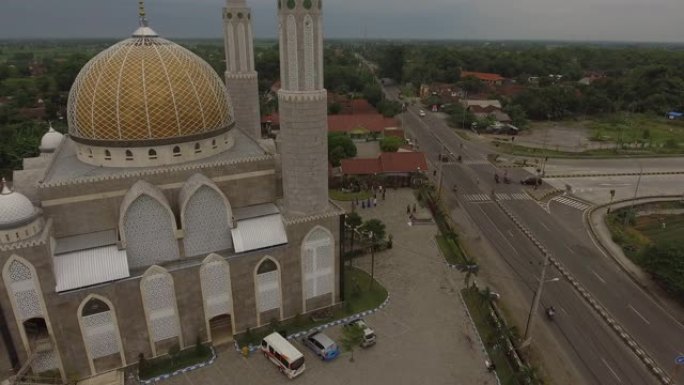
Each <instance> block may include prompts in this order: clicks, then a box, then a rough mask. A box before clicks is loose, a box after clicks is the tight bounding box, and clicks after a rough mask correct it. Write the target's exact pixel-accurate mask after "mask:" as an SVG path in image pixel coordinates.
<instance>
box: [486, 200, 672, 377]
mask: <svg viewBox="0 0 684 385" xmlns="http://www.w3.org/2000/svg"><path fill="white" fill-rule="evenodd" d="M624 201H629V199H626V200H624ZM614 203H615V202H614ZM614 203H613V204H614ZM497 205H498V206H499V207H500V208H501V210H502V211H503V212H504V213H505V214H506V216H508V217H509V218H510V219H511V220H512V221H513V222H514V223H515V224H516V226H518V228H520V229H521V230H522V231H523V232H524V233H525V235H527V236H528V237H529V238H530V240H532V242H533V243H534V244H535V246H537V248H539V250H540V251H541V252H542V253H543V254H544V255H545V256H547V257H548V258H549V261H550V262H551V264H552V265H553V266H554V267H555V268H556V269H558V271H560V273H561V275H563V277H564V278H565V279H567V280H568V282H570V284H571V285H572V287H573V288H574V289H575V290H577V291H578V292H579V293H580V295H581V296H582V298H584V299H585V300H586V301H587V303H589V305H590V306H591V308H592V309H594V310H595V311H596V312H597V313H598V314H599V315H600V316H601V319H603V320H604V321H605V322H606V323H608V326H609V327H610V328H611V329H612V330H613V331H614V332H615V333H616V334H617V335H618V337H620V339H621V340H622V341H623V342H624V343H625V344H627V346H628V347H629V348H630V350H631V351H632V352H633V353H635V354H636V355H637V357H638V358H639V359H640V360H641V362H643V363H644V364H645V365H646V367H647V368H648V369H649V370H650V371H651V373H652V374H653V375H654V376H655V377H656V378H657V379H658V380H659V381H660V383H662V384H663V385H673V384H674V382H673V380H672V379H671V378H670V377H669V376H668V375H667V374H666V373H665V371H663V370H662V369H661V368H660V367H659V366H658V365H657V364H656V363H655V361H654V360H653V359H652V358H651V357H650V355H649V354H648V353H646V351H645V350H644V349H643V348H641V347H640V346H639V344H638V343H637V342H636V341H635V340H634V338H632V336H630V335H629V334H627V332H626V331H625V329H624V328H623V327H622V326H620V325H619V324H618V322H617V321H616V320H615V319H614V318H613V317H612V316H611V315H610V313H609V312H608V311H607V310H606V308H605V307H603V305H601V304H600V303H599V302H598V301H597V300H596V299H595V298H594V297H593V296H592V295H591V294H590V293H589V291H588V290H586V289H585V288H584V287H583V286H582V285H581V284H580V283H579V282H577V280H576V279H575V278H574V277H573V276H572V275H571V274H570V273H569V272H568V271H567V269H565V267H564V266H563V265H562V264H561V263H560V262H559V261H558V260H556V259H555V258H554V257H553V256H552V255H551V253H549V252H548V251H547V250H546V249H545V248H544V247H542V246H540V243H539V241H538V240H536V239H535V238H534V237H533V236H531V235H529V234H530V231H529V230H528V229H527V228H525V227H524V226H523V225H522V224H521V223H520V221H519V220H518V218H517V217H516V216H515V215H514V214H513V213H511V212H510V211H509V210H508V209H507V208H506V207H504V205H502V204H501V202H498V201H497Z"/></svg>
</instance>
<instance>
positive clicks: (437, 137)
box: [386, 88, 684, 384]
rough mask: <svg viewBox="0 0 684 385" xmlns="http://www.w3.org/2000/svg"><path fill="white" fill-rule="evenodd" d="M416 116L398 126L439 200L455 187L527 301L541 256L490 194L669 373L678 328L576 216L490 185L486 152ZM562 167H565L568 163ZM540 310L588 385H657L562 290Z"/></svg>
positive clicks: (682, 345)
mask: <svg viewBox="0 0 684 385" xmlns="http://www.w3.org/2000/svg"><path fill="white" fill-rule="evenodd" d="M386 91H387V93H388V95H389V96H390V97H393V96H394V97H396V95H397V94H396V89H395V88H387V89H386ZM417 111H418V108H417V107H413V106H412V107H410V108H409V111H407V112H406V113H404V114H402V117H401V119H402V125H403V126H404V128H405V129H407V130H408V131H409V132H410V133H411V134H412V135H413V136H414V137H415V139H417V143H418V146H419V150H420V151H423V152H425V153H426V155H427V156H428V157H430V160H431V161H433V162H434V163H435V164H437V165H438V167H439V169H438V172H440V173H441V174H442V176H441V179H442V187H443V189H442V193H443V194H453V190H452V186H454V185H455V186H457V188H458V192H457V195H458V201H459V202H460V203H461V205H462V206H463V207H464V208H465V210H466V211H467V212H468V213H469V215H470V217H471V218H472V219H473V221H474V222H475V223H476V224H477V225H478V226H479V227H480V229H481V230H482V233H483V234H485V235H486V236H487V238H488V240H489V241H490V242H491V243H492V244H493V245H494V247H495V248H496V250H497V251H498V253H499V254H500V255H501V257H502V258H504V259H505V260H506V262H507V263H508V264H509V266H510V267H511V271H512V272H513V273H514V274H516V275H518V276H519V277H520V278H521V280H520V282H521V285H526V286H527V289H528V290H529V292H530V300H531V296H532V294H533V291H534V287H530V286H534V285H530V284H529V283H524V282H535V280H536V277H537V276H538V275H539V272H540V270H541V267H540V264H541V262H542V260H543V256H542V255H541V253H540V252H539V251H538V250H537V249H536V248H535V247H534V246H533V245H532V243H531V242H530V241H529V240H528V239H527V237H526V236H525V235H524V234H523V233H522V232H521V231H520V230H519V229H518V228H517V227H516V226H515V225H514V224H513V222H512V221H511V220H510V219H509V218H508V217H507V216H506V215H505V213H504V212H503V211H502V210H501V209H500V208H499V207H498V205H496V204H495V203H493V202H491V200H490V199H491V198H488V196H491V194H492V193H495V194H498V195H499V197H500V201H501V202H502V203H503V204H504V205H505V206H506V207H507V208H509V210H511V211H512V212H513V213H514V214H515V215H516V216H517V217H518V218H519V219H520V220H521V221H522V222H523V223H524V224H525V226H526V227H528V228H529V229H530V230H532V232H533V233H534V234H535V236H536V237H537V239H539V240H540V241H541V243H542V244H544V246H545V247H546V248H547V250H549V251H550V252H551V253H552V254H553V255H554V256H555V257H556V258H557V259H558V260H559V261H560V262H561V263H563V264H564V265H565V266H566V268H567V269H568V271H570V272H571V273H572V274H573V276H574V277H575V278H576V279H577V280H578V281H579V282H581V283H582V285H583V286H584V287H586V288H587V289H588V290H589V291H590V292H591V293H592V294H593V295H594V297H595V298H596V299H597V300H598V301H599V302H600V303H601V304H602V305H603V306H604V307H605V308H606V309H607V310H608V312H609V313H610V314H612V315H613V317H614V318H615V319H617V320H618V322H619V323H620V324H621V325H622V326H623V327H624V328H625V329H626V330H627V332H628V333H629V334H630V335H632V337H634V338H635V339H636V340H637V342H638V343H639V344H640V345H641V346H642V347H643V348H644V349H645V350H646V351H648V352H649V353H650V354H651V355H652V356H653V357H654V359H655V360H656V362H658V363H659V364H660V366H661V368H663V369H664V370H666V371H671V370H672V368H673V359H674V357H675V356H676V355H677V354H679V353H681V352H682V351H684V327H682V325H681V323H679V322H677V320H675V319H674V318H673V317H671V316H670V314H669V313H668V312H667V311H665V310H664V309H662V308H661V307H660V306H659V305H658V304H656V303H655V302H654V301H653V299H652V298H651V297H649V296H648V295H647V294H646V293H644V292H643V291H642V290H641V289H640V288H639V287H638V286H637V285H636V284H634V283H633V282H632V281H631V280H630V279H629V278H628V277H626V276H625V274H624V273H623V272H622V271H621V270H620V269H619V267H617V266H616V264H615V263H614V262H613V261H612V260H611V259H610V258H609V257H607V256H605V255H603V254H602V253H601V252H600V251H599V250H598V249H597V248H596V247H595V245H594V244H593V243H592V241H591V240H590V238H589V237H588V234H586V230H585V229H584V224H583V222H582V217H581V211H580V210H577V209H576V208H573V207H571V206H568V205H565V204H562V203H560V202H552V203H551V204H550V205H549V207H548V208H547V209H548V211H547V210H545V209H544V208H542V207H541V206H540V205H539V204H538V203H536V202H535V201H533V200H530V199H524V195H520V194H522V193H523V192H524V187H523V186H521V185H520V184H516V183H514V184H510V185H505V184H496V183H495V182H494V178H493V174H494V172H496V171H497V170H496V169H495V168H494V166H493V165H491V164H490V163H489V162H487V159H486V154H487V153H488V152H490V151H491V150H490V149H489V148H488V147H486V146H484V145H482V144H478V143H471V142H466V141H463V140H462V139H461V138H460V137H458V136H457V135H455V134H454V132H453V130H452V129H450V128H449V127H447V125H446V124H445V123H444V122H443V121H442V120H441V119H439V118H436V117H434V116H431V114H430V113H429V112H428V116H426V117H423V118H420V117H419V116H418V113H417ZM444 153H451V154H453V157H452V159H455V157H457V156H459V155H460V156H462V159H463V161H462V163H459V162H451V163H439V162H437V161H436V160H437V157H438V154H444ZM564 162H569V161H564ZM583 162H584V163H583V164H582V166H586V164H585V163H586V161H583ZM591 162H592V163H591V167H592V168H595V169H598V168H599V167H602V166H601V165H600V162H602V161H595V160H594V161H591ZM597 162H598V163H597ZM660 162H662V161H660ZM677 162H679V163H677ZM643 163H644V164H645V166H644V168H648V169H649V170H655V169H657V168H658V167H657V165H658V164H659V162H658V161H653V160H645V161H643ZM675 163H676V166H674V168H677V167H679V164H680V163H681V162H680V160H676V161H675ZM559 166H560V165H559ZM563 166H565V167H567V168H571V167H572V166H571V165H568V164H567V163H564V164H563ZM606 166H607V168H608V169H620V168H621V167H623V168H624V169H628V168H629V167H630V166H625V165H624V164H623V165H622V166H621V165H620V162H616V161H614V160H608V161H607V163H606ZM672 167H673V166H670V167H669V168H665V170H669V169H671V168H672ZM559 168H560V167H559ZM502 172H503V171H501V170H499V173H502ZM508 172H509V176H510V177H511V179H513V181H517V180H519V179H521V178H523V177H524V176H526V175H530V174H528V173H527V172H526V171H524V170H520V169H511V170H509V171H508ZM547 172H548V170H547ZM438 179H439V177H438ZM642 183H643V181H642ZM549 211H550V212H549ZM542 304H554V306H556V307H557V308H560V309H562V310H561V313H562V314H561V317H559V318H558V319H557V321H556V322H554V325H552V327H553V328H554V329H555V331H556V336H557V338H558V339H559V340H560V341H564V342H563V343H565V344H567V348H568V349H567V350H569V351H570V352H572V354H571V356H572V357H573V359H574V361H575V362H574V364H575V366H576V367H577V368H578V369H579V370H580V371H581V372H582V374H583V375H584V377H585V378H586V379H587V381H588V383H597V384H650V383H657V381H656V380H655V377H653V376H652V375H651V374H650V373H649V372H648V370H647V369H646V367H645V366H644V365H643V364H642V363H641V362H640V361H638V360H637V358H636V356H635V355H634V354H633V353H632V352H631V351H630V350H628V349H627V347H626V346H625V344H624V343H623V342H622V341H620V340H619V339H618V338H617V337H616V335H615V333H614V332H613V331H612V330H609V329H608V328H607V325H605V323H604V321H603V320H602V319H600V318H599V317H598V315H597V314H595V312H594V311H593V310H591V308H590V307H589V306H588V305H587V304H586V303H585V301H584V300H583V299H582V298H581V297H580V296H579V295H578V294H577V293H576V292H575V290H573V288H572V287H571V286H570V285H569V284H568V283H566V282H560V283H550V284H548V285H545V291H544V295H543V296H542ZM540 316H541V314H540Z"/></svg>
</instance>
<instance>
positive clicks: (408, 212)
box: [406, 205, 411, 214]
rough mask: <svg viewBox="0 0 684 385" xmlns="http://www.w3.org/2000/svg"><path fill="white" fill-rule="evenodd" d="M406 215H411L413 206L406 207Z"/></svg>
mask: <svg viewBox="0 0 684 385" xmlns="http://www.w3.org/2000/svg"><path fill="white" fill-rule="evenodd" d="M406 214H411V205H406Z"/></svg>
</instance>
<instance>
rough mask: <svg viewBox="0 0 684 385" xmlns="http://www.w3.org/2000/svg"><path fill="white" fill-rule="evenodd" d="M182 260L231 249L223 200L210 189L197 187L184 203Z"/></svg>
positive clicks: (231, 240) (231, 242) (226, 209)
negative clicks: (183, 250)
mask: <svg viewBox="0 0 684 385" xmlns="http://www.w3.org/2000/svg"><path fill="white" fill-rule="evenodd" d="M184 226H185V228H184V230H185V238H184V240H183V242H184V245H185V255H186V256H197V255H202V254H208V253H211V252H214V251H220V250H225V249H230V248H232V247H233V238H232V237H231V235H230V229H231V226H230V224H229V223H228V208H227V207H226V204H225V201H224V198H223V197H222V196H220V195H219V193H218V192H216V191H215V190H213V189H212V188H210V187H207V186H202V187H200V188H199V189H198V190H197V191H196V192H195V193H194V194H193V195H192V197H191V198H190V199H189V200H188V203H187V205H186V206H185V213H184Z"/></svg>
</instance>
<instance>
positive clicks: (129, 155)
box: [126, 150, 133, 160]
mask: <svg viewBox="0 0 684 385" xmlns="http://www.w3.org/2000/svg"><path fill="white" fill-rule="evenodd" d="M126 160H133V152H132V151H131V150H126Z"/></svg>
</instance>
